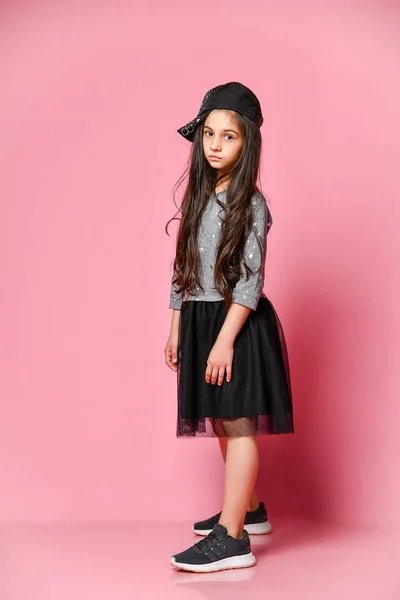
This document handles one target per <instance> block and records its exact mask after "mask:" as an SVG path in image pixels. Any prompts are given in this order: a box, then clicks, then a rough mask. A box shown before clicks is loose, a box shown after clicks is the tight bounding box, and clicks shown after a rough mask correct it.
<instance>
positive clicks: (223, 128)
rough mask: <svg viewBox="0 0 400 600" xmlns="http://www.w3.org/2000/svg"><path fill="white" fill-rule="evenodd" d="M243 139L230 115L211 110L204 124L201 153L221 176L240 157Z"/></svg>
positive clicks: (223, 111)
mask: <svg viewBox="0 0 400 600" xmlns="http://www.w3.org/2000/svg"><path fill="white" fill-rule="evenodd" d="M243 144H244V137H243V134H242V132H241V130H240V127H239V126H238V125H237V124H236V123H235V120H234V118H233V115H232V113H230V112H227V111H225V110H217V109H215V110H212V111H211V112H210V114H208V115H207V118H206V120H205V122H204V131H203V151H204V155H205V157H206V159H207V160H208V162H209V163H210V165H211V166H212V167H213V168H214V169H218V171H219V174H221V175H223V174H224V172H225V171H228V170H229V169H230V167H232V166H233V165H234V164H235V162H236V161H237V159H238V158H239V156H240V153H241V151H242V148H243Z"/></svg>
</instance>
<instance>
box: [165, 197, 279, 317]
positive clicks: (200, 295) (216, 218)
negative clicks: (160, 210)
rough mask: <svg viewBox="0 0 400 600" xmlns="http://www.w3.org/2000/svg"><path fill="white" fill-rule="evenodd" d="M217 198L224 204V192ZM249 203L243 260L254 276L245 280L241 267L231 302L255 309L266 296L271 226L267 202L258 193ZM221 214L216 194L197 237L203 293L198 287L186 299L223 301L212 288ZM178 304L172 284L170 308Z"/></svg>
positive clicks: (204, 215)
mask: <svg viewBox="0 0 400 600" xmlns="http://www.w3.org/2000/svg"><path fill="white" fill-rule="evenodd" d="M217 196H218V199H219V200H220V201H221V202H224V201H225V198H226V190H224V191H222V192H219V193H218V194H217ZM251 203H252V207H253V215H254V221H253V228H252V230H251V232H250V234H249V236H248V238H247V240H246V242H245V251H244V258H245V260H246V262H247V264H248V265H249V266H250V268H251V269H252V270H253V273H250V274H249V278H248V280H247V281H246V272H245V269H244V267H243V266H242V269H241V271H242V274H241V277H240V279H239V281H238V282H237V284H236V285H235V287H234V288H233V290H232V301H233V302H236V303H238V304H242V305H244V306H247V307H248V308H251V309H252V310H256V309H257V305H258V301H259V299H260V297H262V296H263V297H265V294H264V292H263V286H264V279H265V260H266V254H267V234H268V231H269V230H270V228H271V225H272V216H271V213H270V211H269V209H268V206H267V203H266V200H265V198H264V196H263V195H262V194H261V193H260V192H256V193H255V194H254V195H253V196H252V199H251ZM221 211H223V208H221V206H220V205H219V204H218V203H217V202H216V201H215V195H213V196H210V199H209V202H208V204H207V206H206V208H205V210H204V213H203V216H202V220H201V223H200V227H199V233H198V238H197V240H198V246H199V251H200V260H201V263H200V272H199V277H200V282H201V285H202V286H203V289H204V292H202V290H201V288H200V287H196V293H195V294H191V295H190V296H188V297H187V300H206V301H210V302H215V301H216V300H223V297H222V295H221V294H219V293H218V292H217V290H216V289H215V287H214V265H215V262H216V256H217V249H218V244H219V240H220V237H221V226H222V222H221V215H222V212H221ZM257 239H258V242H257ZM260 246H261V251H260ZM242 264H243V263H242ZM181 305H182V299H181V295H180V294H178V293H177V287H176V286H175V285H174V284H173V283H172V282H171V289H170V303H169V308H176V309H180V308H181Z"/></svg>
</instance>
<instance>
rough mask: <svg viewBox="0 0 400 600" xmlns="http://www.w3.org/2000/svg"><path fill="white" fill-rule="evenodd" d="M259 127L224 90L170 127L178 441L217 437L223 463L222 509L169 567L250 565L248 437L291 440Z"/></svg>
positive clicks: (249, 104) (259, 511) (250, 102)
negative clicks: (270, 279) (185, 153)
mask: <svg viewBox="0 0 400 600" xmlns="http://www.w3.org/2000/svg"><path fill="white" fill-rule="evenodd" d="M262 123H263V116H262V112H261V107H260V103H259V101H258V99H257V97H256V96H255V95H254V94H253V92H252V91H251V90H250V89H249V88H247V87H246V86H244V85H242V84H240V83H238V82H230V83H226V84H224V85H219V86H217V87H215V88H212V89H211V90H209V91H208V92H207V93H206V95H205V97H204V99H203V102H202V104H201V107H200V110H199V113H198V115H197V117H196V118H195V119H193V120H192V121H190V122H189V123H188V124H187V125H185V126H183V127H181V128H180V129H178V132H179V133H180V134H181V135H182V136H184V137H186V139H188V140H189V141H190V142H192V148H191V154H190V158H189V162H188V167H187V169H186V171H185V173H184V175H183V176H182V177H181V178H180V180H179V182H178V184H179V185H180V183H181V182H182V181H183V179H184V177H185V176H186V175H187V173H188V174H189V177H188V183H187V187H186V191H185V194H184V197H183V200H182V204H181V208H180V210H181V212H182V217H181V220H180V226H179V233H178V237H177V246H176V256H175V260H174V265H173V269H174V274H173V277H172V281H171V295H170V306H169V307H170V308H172V309H173V316H172V324H171V331H170V335H169V339H168V342H167V345H166V347H165V361H166V363H167V365H168V366H169V367H170V368H171V369H172V370H173V371H175V372H176V373H177V395H178V418H177V437H181V438H183V437H192V438H193V437H200V436H203V437H204V436H208V437H213V436H214V437H215V436H217V437H218V438H219V442H220V447H221V451H222V455H223V457H224V459H225V487H224V500H223V507H222V512H220V513H218V514H217V515H215V516H214V517H211V518H210V519H207V520H206V521H202V522H198V523H196V524H195V525H194V527H193V529H194V531H195V533H198V534H200V535H206V537H205V538H204V539H202V540H201V541H199V542H197V543H195V544H194V545H193V546H192V547H190V548H188V549H187V550H185V551H184V552H180V553H179V554H175V555H174V556H173V557H172V558H171V560H170V562H171V564H172V565H173V566H175V567H177V568H180V569H184V570H188V571H195V572H210V571H219V570H221V569H230V568H239V567H251V566H252V565H254V564H255V562H256V559H255V557H254V555H253V554H252V551H251V547H250V539H249V535H248V533H268V532H269V531H271V525H270V523H269V522H268V518H267V512H266V510H265V507H264V504H263V503H262V502H261V503H259V502H258V498H257V494H256V490H255V482H256V477H257V472H258V460H259V459H258V447H257V435H259V434H272V433H292V432H294V427H293V412H292V397H291V386H290V374H289V362H288V356H287V350H286V344H285V338H284V334H283V329H282V326H281V323H280V321H279V318H278V316H277V313H276V312H275V309H274V308H273V306H272V304H271V302H270V300H269V299H268V298H267V296H266V295H265V294H264V292H263V285H264V269H265V258H266V242H267V233H268V231H269V229H270V227H271V225H272V218H271V214H270V212H269V209H268V207H267V204H266V200H265V198H264V196H263V195H262V193H261V192H260V190H259V187H258V186H257V182H258V181H259V178H260V153H261V133H260V127H261V125H262ZM171 220H172V219H171ZM171 220H170V221H168V223H167V226H166V230H167V233H168V224H169V223H170V222H171ZM245 527H246V528H245Z"/></svg>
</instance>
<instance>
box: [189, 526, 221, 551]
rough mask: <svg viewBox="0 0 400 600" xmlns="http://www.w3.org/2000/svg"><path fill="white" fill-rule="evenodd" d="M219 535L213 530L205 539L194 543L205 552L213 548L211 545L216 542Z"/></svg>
mask: <svg viewBox="0 0 400 600" xmlns="http://www.w3.org/2000/svg"><path fill="white" fill-rule="evenodd" d="M219 537H220V536H218V535H215V533H213V532H212V531H211V532H210V533H209V534H208V535H207V536H206V537H205V538H204V539H203V540H200V541H199V542H196V543H195V544H194V545H195V546H196V548H197V549H198V550H199V551H200V552H204V551H205V550H208V549H209V548H211V546H213V545H214V544H215V542H216V541H217V540H218V538H219Z"/></svg>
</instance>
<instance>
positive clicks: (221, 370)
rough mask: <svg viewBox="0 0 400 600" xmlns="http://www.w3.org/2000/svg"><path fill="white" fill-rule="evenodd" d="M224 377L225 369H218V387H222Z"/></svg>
mask: <svg viewBox="0 0 400 600" xmlns="http://www.w3.org/2000/svg"><path fill="white" fill-rule="evenodd" d="M224 376H225V367H220V368H219V371H218V385H222V383H223V381H224Z"/></svg>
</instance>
